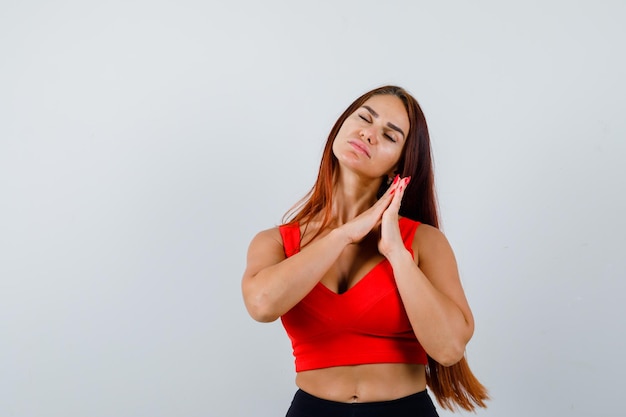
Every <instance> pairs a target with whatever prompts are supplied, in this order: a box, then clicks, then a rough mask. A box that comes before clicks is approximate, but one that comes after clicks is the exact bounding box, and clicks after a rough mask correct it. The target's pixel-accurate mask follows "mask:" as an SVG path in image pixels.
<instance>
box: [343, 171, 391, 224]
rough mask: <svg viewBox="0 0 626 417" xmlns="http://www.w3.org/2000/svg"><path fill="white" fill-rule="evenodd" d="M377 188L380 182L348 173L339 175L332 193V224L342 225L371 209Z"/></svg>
mask: <svg viewBox="0 0 626 417" xmlns="http://www.w3.org/2000/svg"><path fill="white" fill-rule="evenodd" d="M379 187H380V181H376V180H374V181H372V179H371V178H363V177H359V176H357V175H356V174H353V173H350V172H347V173H344V174H341V173H340V175H339V176H338V178H337V183H336V184H335V189H334V192H333V219H334V222H336V224H337V225H342V224H344V223H346V222H348V221H350V220H352V219H354V218H355V217H356V216H358V215H359V214H361V213H363V212H364V211H365V210H367V209H369V208H370V207H372V205H373V204H374V203H375V202H376V200H377V199H376V192H377V191H378V189H379Z"/></svg>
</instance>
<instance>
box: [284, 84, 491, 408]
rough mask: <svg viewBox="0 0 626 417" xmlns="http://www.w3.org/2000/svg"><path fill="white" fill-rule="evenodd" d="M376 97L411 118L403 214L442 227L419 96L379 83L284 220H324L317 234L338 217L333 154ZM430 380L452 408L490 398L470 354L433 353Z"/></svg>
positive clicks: (402, 169) (402, 164) (401, 168)
mask: <svg viewBox="0 0 626 417" xmlns="http://www.w3.org/2000/svg"><path fill="white" fill-rule="evenodd" d="M376 95H392V96H395V97H398V98H399V99H400V100H401V101H402V103H403V104H404V107H405V109H406V111H407V115H408V117H409V123H410V127H409V132H408V133H407V138H406V141H405V144H404V150H403V153H402V156H401V157H400V160H399V161H398V166H397V172H398V174H400V176H401V177H407V176H411V181H410V182H409V184H408V186H407V189H406V191H405V193H404V197H403V199H402V204H401V206H400V212H399V214H400V215H401V216H403V217H408V218H410V219H412V220H415V221H419V222H421V223H425V224H429V225H431V226H433V227H436V228H439V214H438V209H437V198H436V195H435V184H434V173H433V162H432V155H431V149H430V137H429V135H428V126H427V124H426V118H425V117H424V113H423V112H422V109H421V108H420V106H419V104H418V103H417V100H415V98H414V97H413V96H411V95H410V94H409V93H408V92H407V91H406V90H404V89H403V88H401V87H397V86H384V87H379V88H376V89H374V90H371V91H369V92H367V93H365V94H363V95H362V96H361V97H359V98H357V99H356V100H355V101H354V102H353V103H352V104H350V106H348V108H347V109H346V110H345V111H344V112H343V113H342V114H341V116H339V119H337V121H336V122H335V125H334V126H333V128H332V129H331V131H330V134H329V135H328V140H327V141H326V145H325V147H324V151H323V153H322V161H321V163H320V169H319V173H318V176H317V180H316V181H315V185H314V186H313V188H312V189H311V190H310V191H309V192H308V193H307V195H306V196H305V197H304V198H303V199H302V200H301V201H300V202H299V203H297V204H296V205H295V206H294V207H292V208H291V209H290V210H289V211H288V212H287V213H286V214H285V217H284V219H283V220H284V222H285V223H289V224H295V223H300V224H305V225H306V224H308V223H309V222H310V221H312V220H314V219H316V220H320V221H321V223H320V224H321V225H320V226H319V228H317V231H316V233H315V236H317V234H319V233H321V231H322V230H324V228H325V227H326V226H328V225H329V223H330V222H331V221H332V203H333V201H332V199H333V185H334V183H335V181H336V180H337V172H338V165H339V163H338V160H337V158H336V157H335V155H334V154H333V150H332V147H333V142H334V140H335V137H336V136H337V133H338V132H339V129H340V128H341V126H342V125H343V123H344V121H345V120H346V119H347V118H348V116H350V115H351V114H352V113H354V112H355V111H356V110H357V109H358V108H360V107H361V106H362V105H363V103H365V102H366V101H367V100H369V99H370V98H371V97H373V96H376ZM387 188H388V185H387V182H386V181H382V182H381V186H380V189H379V190H378V196H379V197H380V196H381V195H382V194H383V193H384V192H385V191H386V190H387ZM315 236H314V237H313V238H315ZM426 381H427V383H428V386H429V387H430V389H431V391H432V392H433V393H434V394H435V397H436V398H437V401H438V402H439V404H440V405H441V406H442V407H443V408H446V409H449V410H454V409H455V408H457V407H461V408H463V409H465V410H468V411H473V410H474V409H475V408H476V406H479V407H486V404H485V400H487V399H489V396H488V395H487V389H486V388H485V387H484V386H483V385H482V384H481V383H480V382H479V381H478V379H476V377H475V376H474V374H473V373H472V371H471V370H470V368H469V366H468V363H467V360H466V358H465V357H463V358H462V359H461V360H460V361H459V362H458V363H456V364H454V365H452V366H449V367H445V366H443V365H441V364H440V363H438V362H437V361H435V360H434V359H433V358H431V357H430V356H429V357H428V364H427V366H426Z"/></svg>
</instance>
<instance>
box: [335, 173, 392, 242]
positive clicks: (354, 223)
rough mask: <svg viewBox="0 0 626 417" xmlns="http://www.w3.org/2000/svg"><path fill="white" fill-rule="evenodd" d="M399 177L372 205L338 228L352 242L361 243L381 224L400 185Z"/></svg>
mask: <svg viewBox="0 0 626 417" xmlns="http://www.w3.org/2000/svg"><path fill="white" fill-rule="evenodd" d="M398 179H399V177H398V176H396V178H395V179H394V182H393V183H392V184H391V185H390V186H389V188H388V189H387V191H385V194H383V195H382V197H380V198H379V199H378V201H377V202H376V203H374V205H373V206H372V207H370V208H369V209H367V210H365V211H364V212H363V213H361V214H359V215H358V216H356V217H355V218H354V219H352V220H350V221H349V222H347V223H345V224H343V225H342V226H340V227H339V228H338V229H339V230H341V231H342V232H343V233H344V234H345V235H346V236H347V238H348V241H349V242H350V243H359V242H360V241H361V240H362V239H363V238H364V237H365V236H367V235H368V233H369V232H371V231H372V230H373V229H374V228H375V227H376V226H378V225H379V224H380V221H381V219H382V216H383V213H384V212H385V210H386V209H387V207H389V204H391V201H392V200H393V193H394V192H395V190H396V187H397V185H398Z"/></svg>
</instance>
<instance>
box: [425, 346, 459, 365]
mask: <svg viewBox="0 0 626 417" xmlns="http://www.w3.org/2000/svg"><path fill="white" fill-rule="evenodd" d="M429 356H430V357H432V358H433V359H434V360H435V361H437V363H439V364H440V365H443V366H445V367H448V366H452V365H455V364H457V363H458V362H459V361H460V360H461V359H463V357H464V356H465V345H464V344H462V343H459V344H454V345H449V346H447V347H446V348H444V349H441V350H440V351H438V352H434V353H433V354H429Z"/></svg>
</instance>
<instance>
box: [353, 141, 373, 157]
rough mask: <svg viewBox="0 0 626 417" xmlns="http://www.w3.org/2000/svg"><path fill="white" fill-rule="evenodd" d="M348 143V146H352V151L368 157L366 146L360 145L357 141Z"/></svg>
mask: <svg viewBox="0 0 626 417" xmlns="http://www.w3.org/2000/svg"><path fill="white" fill-rule="evenodd" d="M348 143H349V144H350V145H352V147H353V148H354V149H356V150H357V151H358V152H360V153H362V154H363V155H365V156H367V157H368V158H369V157H370V152H369V150H368V149H367V146H365V145H364V144H362V143H361V142H357V141H353V140H349V141H348Z"/></svg>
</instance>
